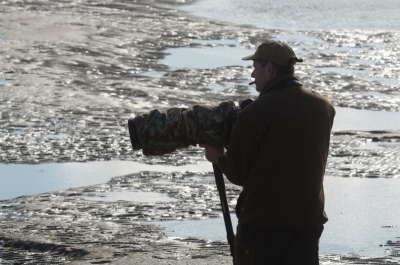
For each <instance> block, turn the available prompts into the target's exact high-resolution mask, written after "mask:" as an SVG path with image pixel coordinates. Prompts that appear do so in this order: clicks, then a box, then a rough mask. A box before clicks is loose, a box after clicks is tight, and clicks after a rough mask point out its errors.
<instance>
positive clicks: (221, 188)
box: [213, 164, 235, 257]
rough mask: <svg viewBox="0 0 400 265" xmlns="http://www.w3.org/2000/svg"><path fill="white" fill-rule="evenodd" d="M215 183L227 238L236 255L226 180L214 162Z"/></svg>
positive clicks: (232, 254) (232, 252)
mask: <svg viewBox="0 0 400 265" xmlns="http://www.w3.org/2000/svg"><path fill="white" fill-rule="evenodd" d="M213 169H214V176H215V183H216V184H217V189H218V193H219V199H220V201H221V207H222V214H223V216H224V222H225V228H226V238H227V239H228V244H229V247H230V250H231V256H232V257H234V250H235V249H234V241H235V234H234V233H233V228H232V220H231V216H230V214H229V206H228V200H227V198H226V192H225V182H224V177H223V175H222V172H221V170H220V169H219V168H218V166H217V165H216V164H213Z"/></svg>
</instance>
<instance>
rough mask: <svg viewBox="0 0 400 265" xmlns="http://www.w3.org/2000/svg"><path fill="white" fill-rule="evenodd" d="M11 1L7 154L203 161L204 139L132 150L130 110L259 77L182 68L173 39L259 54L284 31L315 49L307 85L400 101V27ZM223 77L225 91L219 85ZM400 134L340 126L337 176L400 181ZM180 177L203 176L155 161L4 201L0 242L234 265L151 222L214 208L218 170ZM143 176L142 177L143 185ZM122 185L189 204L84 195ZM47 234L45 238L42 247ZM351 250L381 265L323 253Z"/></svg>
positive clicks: (175, 103)
mask: <svg viewBox="0 0 400 265" xmlns="http://www.w3.org/2000/svg"><path fill="white" fill-rule="evenodd" d="M1 5H2V8H1V9H0V61H1V62H2V65H1V68H0V114H1V115H0V162H1V163H44V162H66V161H82V162H85V161H93V160H110V159H117V158H119V159H130V160H136V161H142V162H144V163H149V164H174V165H181V164H189V163H196V162H198V161H200V160H204V157H203V152H202V151H201V150H200V149H199V148H196V147H193V148H189V149H185V150H180V151H177V152H176V153H174V154H171V155H168V156H163V157H143V156H142V155H141V152H133V151H132V150H131V147H130V142H129V138H128V134H127V127H126V121H127V119H128V118H129V117H132V116H134V115H135V114H136V113H139V112H147V111H149V110H151V109H154V108H160V109H166V108H170V107H189V106H192V105H195V104H217V103H219V102H221V101H225V100H235V101H236V100H239V99H241V98H244V97H249V96H253V97H254V95H255V94H254V88H249V87H248V86H247V85H246V82H248V81H249V74H250V71H251V66H250V65H249V66H244V65H242V64H241V62H238V64H237V65H235V66H229V65H227V66H222V67H217V68H211V67H210V69H205V68H199V69H196V68H184V67H183V68H180V69H172V67H169V66H168V65H167V64H166V63H167V62H168V61H169V62H171V61H174V60H175V58H174V57H173V55H169V54H168V53H167V52H166V51H167V49H168V48H174V47H175V48H178V47H190V48H193V60H198V59H200V56H199V55H198V54H196V49H201V48H206V47H207V48H209V47H216V46H219V47H226V48H227V49H228V48H230V47H236V48H249V49H251V51H250V50H249V54H250V53H251V52H252V51H253V50H254V48H255V46H256V45H257V44H259V43H260V42H261V41H263V40H265V39H266V38H276V39H280V40H285V41H287V42H288V43H290V44H291V45H292V46H293V47H294V48H295V51H296V53H297V54H298V55H299V56H300V57H303V58H304V59H305V63H303V64H299V65H298V66H297V70H298V71H297V73H298V75H299V76H300V78H301V82H302V83H303V84H304V85H306V86H307V87H308V88H311V89H315V90H317V91H319V92H320V93H322V94H323V95H325V96H327V97H328V98H329V99H330V100H331V101H332V102H333V103H334V104H335V105H336V106H340V107H352V108H357V109H367V110H377V111H400V107H399V106H400V95H399V77H400V73H399V71H400V51H399V48H398V41H399V38H400V33H399V32H398V31H378V30H376V31H366V30H351V31H349V30H336V31H333V30H332V31H329V30H326V31H297V32H289V31H282V30H265V29H257V28H254V27H250V26H239V25H234V24H229V23H223V22H217V21H211V20H207V19H204V18H196V17H193V16H190V15H189V14H188V13H185V12H183V11H179V10H178V9H177V5H180V3H178V2H174V1H161V0H160V1H135V2H133V1H102V2H97V1H86V0H83V1H64V2H63V1H57V2H54V1H37V2H35V1H3V2H2V3H1ZM196 39H197V40H221V39H229V40H233V41H234V42H228V43H217V45H215V44H213V43H210V42H204V43H203V42H200V43H198V42H197V43H196V42H193V40H196ZM160 60H165V63H161V61H160ZM238 60H239V61H240V57H239V58H238ZM216 85H218V86H220V87H222V88H220V89H217V90H218V91H216V90H215V89H214V88H215V86H216ZM399 144H400V131H399V130H394V131H382V130H380V131H364V132H363V131H335V132H334V133H333V135H332V143H331V151H330V157H329V165H328V168H327V174H329V175H334V176H343V177H363V178H364V177H365V178H398V177H399V175H400V173H399V167H400V165H399V164H400V160H399V153H400V146H399ZM181 177H182V178H184V177H189V178H190V177H191V175H190V173H182V176H180V175H179V174H178V173H177V174H175V175H162V174H161V175H160V174H158V173H154V172H153V173H149V172H145V173H143V174H142V175H140V174H138V175H129V176H125V177H121V178H120V179H118V181H117V182H115V181H116V180H117V179H114V180H113V181H111V182H110V183H109V184H104V187H102V186H101V185H99V186H93V187H86V188H82V189H72V190H68V191H64V192H56V193H46V194H42V195H36V196H27V197H21V198H16V199H14V200H10V201H6V202H3V203H2V204H1V205H2V206H1V207H2V208H1V210H2V212H4V213H9V214H6V217H4V218H2V219H1V220H0V226H1V231H2V232H1V233H0V239H1V240H2V242H3V243H4V244H5V243H7V242H8V243H7V244H8V245H15V244H17V243H16V242H19V243H18V244H19V245H18V244H17V246H25V247H26V248H29V249H32V248H37V249H41V250H45V249H47V248H54V249H53V250H54V251H57V252H59V253H61V254H60V255H67V256H68V255H69V256H68V257H69V258H73V257H76V256H77V255H83V254H85V253H86V252H83V250H84V249H89V250H90V252H91V253H95V254H88V255H86V256H85V257H87V259H88V260H92V261H93V260H95V259H96V258H97V262H102V263H106V261H110V260H112V261H115V260H117V258H121V257H123V256H125V255H130V254H131V253H133V252H134V253H138V252H143V253H154V254H149V255H153V256H155V257H159V258H162V259H187V258H196V257H201V258H205V257H209V258H213V257H218V259H217V261H215V260H214V261H213V262H215V264H216V263H218V264H221V263H223V262H226V263H227V264H228V263H229V262H230V258H229V257H228V255H227V246H226V245H225V244H223V243H221V242H202V241H201V240H197V239H196V240H181V241H180V240H170V239H167V238H166V237H165V234H164V232H165V231H164V229H163V228H161V227H155V226H152V225H151V224H148V223H142V222H147V221H148V220H149V219H150V220H152V219H154V220H159V219H194V218H210V217H215V216H214V214H213V213H211V212H210V211H209V209H211V210H213V209H214V208H215V207H216V206H217V200H216V199H215V198H216V196H215V188H214V186H213V184H212V181H210V182H208V183H195V184H190V185H189V184H184V183H181V182H179V181H177V180H180V179H181ZM138 179H139V180H140V182H139V183H140V184H137V185H136V184H134V183H135V181H137V180H138ZM154 180H160V181H161V182H160V184H157V182H156V181H154ZM163 181H164V183H163ZM165 181H166V182H165ZM170 181H172V183H173V185H171V184H170ZM147 182H148V184H146V183H147ZM135 185H136V186H135ZM122 188H127V189H139V190H141V191H157V192H160V193H164V194H167V195H169V196H170V197H173V198H176V199H178V202H169V203H153V204H145V203H135V202H120V201H118V202H99V201H96V200H94V201H87V200H84V199H83V198H80V196H92V197H95V196H98V194H97V193H98V192H101V190H102V189H104V190H107V189H116V190H119V189H122ZM228 193H229V196H231V198H230V199H233V198H234V197H236V196H237V193H238V190H237V188H235V187H233V186H229V189H228ZM231 193H232V194H231ZM96 194H97V195H96ZM193 205H196V206H193ZM189 206H190V207H189ZM139 221H140V222H139ZM21 242H22V243H21ZM39 242H40V244H44V245H41V246H40V247H39V246H38V243H39ZM114 242H115V244H114ZM388 244H389V245H390V244H391V245H393V247H394V251H393V254H392V255H391V256H390V255H389V256H388V257H385V258H384V259H387V260H391V258H392V257H395V256H396V255H397V256H398V255H399V248H398V241H390V242H388ZM216 246H218V247H216ZM63 247H65V248H66V250H65V249H64V248H63ZM71 249H72V250H71ZM2 251H3V250H2V249H0V253H3V252H2ZM68 251H72V252H68ZM73 251H78V252H73ZM80 251H81V252H80ZM68 253H73V254H68ZM22 254H24V253H22ZM22 254H21V255H22ZM24 255H25V254H24ZM91 255H92V256H91ZM96 255H97V256H96ZM138 255H139V254H138ZM340 259H342V260H345V261H343V262H344V263H357V264H363V263H362V262H364V264H367V263H368V262H370V263H369V264H378V263H379V261H377V260H374V259H370V260H367V259H365V260H360V259H358V258H352V257H347V258H346V257H339V256H334V257H326V258H325V261H324V262H326V264H331V262H332V263H335V262H336V263H339V262H340ZM103 261H104V262H103ZM88 262H89V261H88ZM205 262H206V261H205ZM207 262H208V261H207ZM360 262H361V263H360ZM392 263H393V264H397V263H395V261H393V262H392ZM49 264H52V263H51V262H50V263H49ZM53 264H54V263H53ZM139 264H140V263H139ZM148 264H151V263H150V261H149V263H148ZM159 264H161V263H159ZM199 264H200V263H199ZM204 264H207V263H204ZM208 264H211V263H210V262H208Z"/></svg>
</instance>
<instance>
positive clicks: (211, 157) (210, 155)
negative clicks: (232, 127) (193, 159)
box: [199, 144, 225, 164]
mask: <svg viewBox="0 0 400 265" xmlns="http://www.w3.org/2000/svg"><path fill="white" fill-rule="evenodd" d="M199 146H200V147H203V148H204V149H205V151H206V158H207V160H208V161H210V162H211V163H214V164H215V163H216V162H217V159H218V157H220V156H222V155H223V154H224V153H225V150H224V147H223V146H213V145H210V144H199Z"/></svg>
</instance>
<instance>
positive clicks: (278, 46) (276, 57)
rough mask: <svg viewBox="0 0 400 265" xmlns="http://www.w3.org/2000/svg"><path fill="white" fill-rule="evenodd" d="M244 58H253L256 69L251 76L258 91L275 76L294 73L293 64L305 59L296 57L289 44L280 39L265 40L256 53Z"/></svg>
mask: <svg viewBox="0 0 400 265" xmlns="http://www.w3.org/2000/svg"><path fill="white" fill-rule="evenodd" d="M242 60H253V67H254V70H253V72H252V73H251V77H253V78H254V79H255V83H256V89H257V91H258V92H261V91H262V90H263V89H264V87H265V85H266V84H267V82H268V81H270V80H271V79H272V78H274V77H275V76H277V75H282V74H294V67H293V65H294V64H296V62H302V61H303V60H302V59H298V58H297V57H296V55H295V53H294V52H293V50H292V48H290V46H289V45H287V44H286V43H283V42H280V41H265V42H263V43H262V44H261V45H260V46H258V48H257V50H256V52H255V53H254V54H252V55H250V56H247V57H244V58H242Z"/></svg>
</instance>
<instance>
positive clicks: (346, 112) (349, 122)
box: [332, 107, 400, 131]
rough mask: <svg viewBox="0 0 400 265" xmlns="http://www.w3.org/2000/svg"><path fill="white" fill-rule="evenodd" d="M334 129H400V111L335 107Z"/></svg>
mask: <svg viewBox="0 0 400 265" xmlns="http://www.w3.org/2000/svg"><path fill="white" fill-rule="evenodd" d="M335 110H336V116H335V121H334V123H333V128H332V131H345V130H362V131H373V130H399V129H400V112H392V111H373V110H360V109H353V108H342V107H335Z"/></svg>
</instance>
